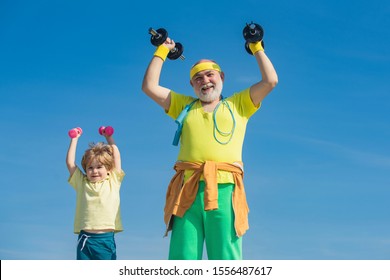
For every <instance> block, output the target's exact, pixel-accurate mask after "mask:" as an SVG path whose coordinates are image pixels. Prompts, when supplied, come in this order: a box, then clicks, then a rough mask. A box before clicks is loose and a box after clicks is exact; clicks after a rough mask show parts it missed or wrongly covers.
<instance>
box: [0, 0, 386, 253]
mask: <svg viewBox="0 0 390 280" xmlns="http://www.w3.org/2000/svg"><path fill="white" fill-rule="evenodd" d="M389 18H390V4H389V3H388V2H387V1H379V0H373V1H369V2H367V1H361V0H357V1H352V2H351V1H340V0H339V1H335V0H328V1H302V0H297V1H286V0H285V1H277V0H275V1H259V0H243V1H239V2H233V3H227V2H226V1H203V0H199V1H192V2H190V1H188V2H183V1H168V2H167V1H154V0H152V1H141V2H139V3H137V5H136V4H134V2H132V1H96V0H95V1H74V0H67V1H48V0H47V1H43V0H37V1H18V0H13V1H10V0H2V1H1V2H0V93H1V102H0V116H1V119H0V127H1V128H2V129H1V130H2V137H0V144H1V153H0V170H1V177H2V178H3V179H4V181H3V183H2V195H1V197H0V227H1V228H0V230H1V238H0V240H1V241H0V259H3V260H4V259H10V260H13V259H16V260H18V259H39V260H46V259H53V260H65V259H70V260H71V259H74V258H75V248H76V238H77V236H76V235H75V234H73V217H74V210H75V193H74V191H73V189H72V188H71V187H70V185H68V183H67V179H68V171H67V169H66V165H65V154H66V151H67V148H68V145H69V138H68V136H67V132H68V130H69V129H70V128H72V127H76V126H80V127H82V128H83V131H84V134H83V136H82V138H81V139H80V141H79V146H78V151H77V162H78V163H80V159H81V156H82V154H83V152H84V150H85V149H86V148H87V146H88V143H90V142H97V141H101V140H103V139H102V138H101V136H100V135H98V133H97V130H98V127H99V126H101V125H112V126H113V127H114V128H115V139H116V141H117V144H118V146H119V148H120V150H121V154H122V162H123V169H124V170H125V172H126V174H127V175H126V177H125V180H124V182H123V185H122V192H121V199H122V205H121V207H122V208H121V209H122V218H123V223H124V227H125V231H124V232H123V233H120V234H118V235H117V237H116V240H117V246H118V258H119V259H130V260H131V259H141V260H143V259H144V260H148V259H162V260H163V259H166V257H167V252H168V245H169V238H163V234H164V223H163V207H164V198H165V191H166V187H167V184H168V182H169V180H170V178H171V176H172V175H173V170H172V166H173V164H174V162H175V159H176V155H177V152H178V148H177V147H174V146H172V145H171V142H172V138H173V135H174V132H175V130H176V126H175V124H174V122H173V120H171V119H170V118H169V117H167V116H166V115H164V113H163V111H162V109H161V108H160V107H158V106H157V105H156V104H155V103H154V102H152V101H151V100H150V99H148V98H147V97H146V95H144V94H143V93H142V91H141V82H142V78H143V74H144V71H145V69H146V67H147V65H148V63H149V61H150V59H151V57H152V54H153V52H154V47H153V46H152V45H151V44H150V41H149V38H150V36H149V34H148V29H149V27H153V28H160V27H164V28H166V29H167V30H168V32H169V34H170V36H171V37H172V38H173V39H174V40H175V41H177V42H180V43H182V44H183V46H184V56H185V57H186V59H185V60H184V61H181V60H176V61H170V60H167V62H166V63H165V65H164V68H163V73H162V77H161V84H162V85H165V86H167V87H170V88H172V89H174V90H176V91H178V92H182V93H185V94H189V95H190V94H193V91H192V88H191V87H190V84H189V80H188V79H189V78H188V75H189V74H188V73H189V68H190V66H191V65H192V64H193V63H194V62H195V61H197V60H199V59H200V58H212V59H215V60H217V61H218V62H219V64H220V66H221V67H222V69H223V71H224V72H225V85H224V95H225V96H229V95H231V94H232V93H233V92H236V91H239V90H241V89H244V88H246V87H248V86H250V85H251V84H253V83H255V82H256V81H257V79H258V77H259V71H258V68H257V65H256V61H255V59H254V58H253V57H252V56H250V55H248V54H247V53H246V51H245V49H244V39H243V37H242V29H243V28H244V26H245V23H247V22H250V21H255V22H257V23H259V24H261V25H262V26H263V28H264V29H265V35H264V41H265V45H266V52H267V54H268V56H269V57H270V59H271V60H272V62H273V64H274V66H275V68H276V70H277V72H278V75H279V85H278V86H277V88H276V89H275V90H274V91H273V92H272V93H271V94H270V95H269V96H268V97H267V98H266V99H265V100H264V102H263V106H262V108H261V110H260V111H258V112H257V113H256V114H255V115H254V116H253V117H252V119H251V120H250V122H249V124H248V129H247V135H246V140H245V145H244V150H243V161H244V163H245V166H246V173H245V184H246V191H247V195H248V200H249V206H250V209H251V212H250V216H249V219H250V230H249V231H248V232H247V234H246V235H245V236H244V242H243V247H244V258H245V259H283V260H284V259H287V260H289V259H297V260H304V259H322V260H326V259H353V260H355V259H374V260H376V259H388V258H389V256H390V224H389V212H390V203H389V198H390V141H389V138H390V114H389V112H390V105H389V104H390V96H389V94H390V86H389V77H390V67H389V65H390V54H389V45H390V32H389V28H388V27H389V26H390V24H389Z"/></svg>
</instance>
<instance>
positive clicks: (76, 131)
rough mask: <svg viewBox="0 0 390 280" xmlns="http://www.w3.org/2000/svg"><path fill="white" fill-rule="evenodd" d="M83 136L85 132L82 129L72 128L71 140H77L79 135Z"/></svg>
mask: <svg viewBox="0 0 390 280" xmlns="http://www.w3.org/2000/svg"><path fill="white" fill-rule="evenodd" d="M81 134H83V130H82V129H81V127H76V128H72V129H71V130H69V132H68V135H69V137H70V138H76V137H77V135H81Z"/></svg>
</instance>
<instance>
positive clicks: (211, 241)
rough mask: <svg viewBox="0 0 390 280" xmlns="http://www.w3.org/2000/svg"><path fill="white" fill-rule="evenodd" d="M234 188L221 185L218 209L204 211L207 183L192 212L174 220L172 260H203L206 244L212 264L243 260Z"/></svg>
mask: <svg viewBox="0 0 390 280" xmlns="http://www.w3.org/2000/svg"><path fill="white" fill-rule="evenodd" d="M233 189H234V184H218V209H216V210H211V211H205V210H204V201H203V198H204V182H203V181H201V182H200V183H199V191H198V194H197V196H196V199H195V201H194V203H193V204H192V206H191V207H190V209H188V210H187V212H186V213H185V214H184V216H183V217H182V218H180V217H177V216H174V220H173V228H172V235H171V241H170V248H169V259H170V260H201V259H202V256H203V247H204V243H205V244H206V250H207V257H208V259H209V260H241V259H242V238H239V237H237V236H236V232H235V229H234V212H233V206H232V193H233Z"/></svg>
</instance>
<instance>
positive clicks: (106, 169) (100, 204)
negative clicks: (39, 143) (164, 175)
mask: <svg viewBox="0 0 390 280" xmlns="http://www.w3.org/2000/svg"><path fill="white" fill-rule="evenodd" d="M108 128H111V127H107V129H104V128H103V129H102V128H101V129H99V132H100V133H101V135H103V136H104V137H105V138H106V140H107V143H108V144H105V143H98V144H90V148H89V149H88V150H86V151H85V154H84V156H83V158H82V160H81V165H82V167H83V169H84V172H85V174H84V173H83V172H82V171H81V170H80V168H79V167H78V166H77V165H76V164H75V158H76V147H77V142H78V138H79V137H80V136H81V134H82V130H81V129H80V128H77V129H73V132H74V131H77V132H76V133H73V135H71V133H70V132H69V135H70V136H71V137H72V139H71V141H70V145H69V149H68V153H67V156H66V165H67V167H68V170H69V173H70V177H69V180H68V182H69V183H70V185H71V186H72V187H73V188H74V189H75V190H76V215H75V221H74V233H75V234H78V235H79V236H78V244H77V259H78V260H116V244H115V239H114V234H115V233H117V232H120V231H123V228H122V221H121V216H120V196H119V191H120V186H121V183H122V180H123V177H124V176H125V173H124V172H123V170H122V168H121V158H120V153H119V149H118V147H117V146H116V144H115V141H114V138H113V136H112V132H113V129H112V128H111V130H110V132H108Z"/></svg>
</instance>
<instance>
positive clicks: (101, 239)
mask: <svg viewBox="0 0 390 280" xmlns="http://www.w3.org/2000/svg"><path fill="white" fill-rule="evenodd" d="M114 235H115V234H114V232H105V233H90V232H85V231H83V230H82V231H80V234H79V237H78V241H77V259H78V260H116V244H115V238H114Z"/></svg>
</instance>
